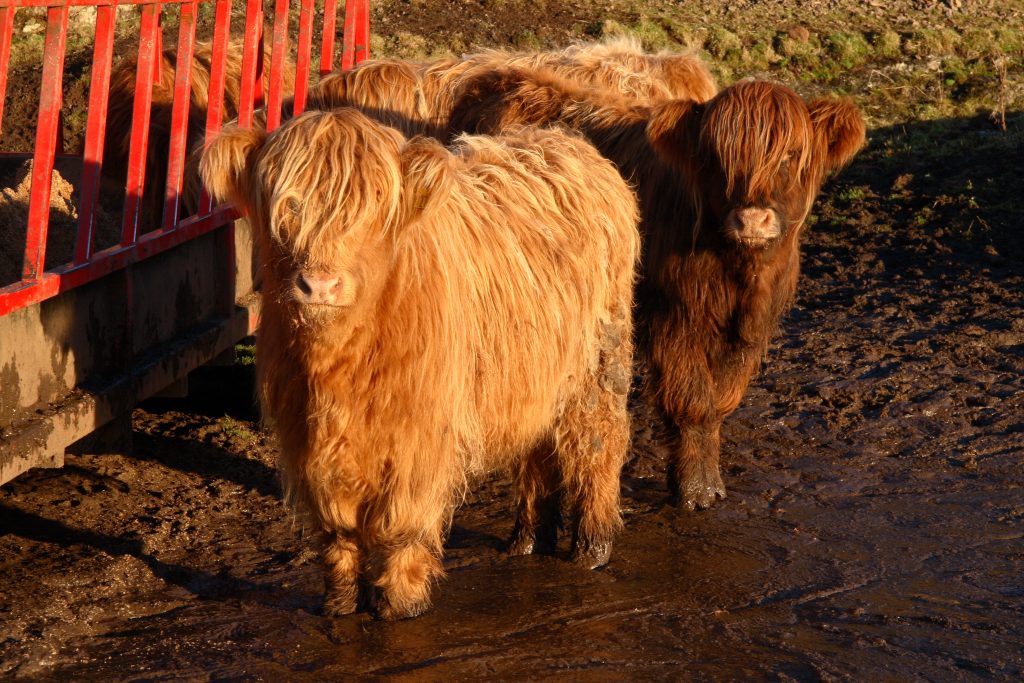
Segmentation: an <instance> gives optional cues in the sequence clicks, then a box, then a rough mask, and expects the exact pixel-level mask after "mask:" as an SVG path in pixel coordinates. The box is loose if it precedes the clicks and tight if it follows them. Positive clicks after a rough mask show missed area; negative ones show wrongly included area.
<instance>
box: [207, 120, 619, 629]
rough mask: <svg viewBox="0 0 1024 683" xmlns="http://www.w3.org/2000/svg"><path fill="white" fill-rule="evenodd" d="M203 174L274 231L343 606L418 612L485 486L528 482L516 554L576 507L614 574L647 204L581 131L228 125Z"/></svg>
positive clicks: (281, 372)
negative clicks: (497, 133)
mask: <svg viewBox="0 0 1024 683" xmlns="http://www.w3.org/2000/svg"><path fill="white" fill-rule="evenodd" d="M200 172H201V175H202V177H203V180H204V182H205V183H206V185H207V187H209V188H210V190H211V192H212V193H213V194H214V195H215V196H217V197H221V198H224V197H228V198H231V199H233V200H234V201H235V202H236V203H237V204H238V205H240V206H242V207H244V208H245V210H246V211H247V213H248V215H249V218H250V220H251V221H252V223H253V226H254V230H255V231H256V233H257V236H258V237H257V239H258V240H259V246H260V253H261V254H262V264H261V267H262V269H263V282H264V289H263V313H262V322H261V327H260V334H259V337H258V350H257V351H258V353H257V358H258V376H259V383H260V391H261V398H262V402H263V405H264V409H265V411H266V413H267V415H268V416H269V417H270V418H272V420H273V423H274V425H275V428H276V430H277V434H278V437H279V440H280V468H281V473H282V476H283V480H284V484H285V489H286V494H287V497H288V498H289V500H290V501H291V502H292V504H294V505H296V506H297V508H298V509H299V510H300V511H303V512H305V513H308V516H309V517H310V518H311V521H312V522H313V523H314V524H316V525H317V526H318V527H319V528H321V529H322V530H323V531H324V532H325V545H324V547H323V560H324V563H325V565H326V597H325V612H326V613H327V614H330V615H340V614H346V613H349V612H352V611H354V610H356V609H357V608H358V607H359V606H360V604H362V605H363V606H370V605H375V609H376V613H377V615H378V616H380V617H382V618H388V619H390V618H401V617H410V616H414V615H417V614H419V613H421V612H422V611H424V610H425V609H426V608H427V607H428V606H429V592H430V585H431V583H432V581H433V580H435V579H436V578H438V577H439V576H440V575H441V574H442V565H441V555H442V546H443V539H444V537H445V533H446V529H447V527H448V525H449V523H450V520H451V517H452V513H453V510H454V508H455V506H456V505H457V504H458V502H459V501H460V499H461V498H462V496H463V494H464V492H465V491H466V488H467V484H468V482H469V481H471V479H472V478H473V477H474V476H475V475H479V474H481V473H484V472H487V471H491V470H495V469H507V470H510V471H511V472H512V473H513V474H514V476H515V477H516V479H517V484H518V489H517V490H518V502H517V518H516V527H515V531H514V532H513V537H512V543H511V551H512V552H513V553H529V552H532V551H533V550H534V549H535V547H539V546H540V545H541V544H543V543H544V542H546V541H548V540H550V539H551V538H552V536H553V535H554V534H555V530H556V529H557V526H558V524H559V519H558V514H559V510H561V509H565V510H567V511H569V513H570V514H571V520H570V527H569V528H570V529H571V531H572V537H573V538H572V557H573V559H574V560H575V561H576V562H579V563H581V564H583V565H584V566H587V567H597V566H600V565H603V564H604V563H606V562H607V561H608V557H609V553H610V550H611V543H612V537H613V535H614V533H615V532H616V530H617V529H618V527H619V526H620V524H621V522H620V518H619V510H618V502H619V483H618V482H619V472H620V469H621V466H622V463H623V460H624V457H625V453H626V449H627V447H628V440H629V432H628V419H629V418H628V415H627V410H626V394H627V390H628V387H629V383H630V367H631V351H632V337H631V334H632V330H631V306H632V288H633V281H634V269H635V265H636V259H637V255H638V249H639V237H638V233H637V229H636V223H637V219H638V216H637V208H636V202H635V199H634V197H633V193H632V192H631V191H630V189H629V188H628V187H627V185H626V183H625V182H623V181H622V179H621V178H620V176H619V174H618V173H617V172H616V171H615V169H614V167H612V165H611V164H610V163H609V162H607V161H605V160H604V159H602V158H601V157H600V156H599V155H598V154H597V152H596V151H595V150H594V149H593V148H592V147H591V146H590V145H589V144H587V143H586V142H584V141H583V140H582V139H581V138H579V137H576V136H575V135H573V134H570V133H566V132H562V131H554V130H553V131H541V130H531V129H518V130H514V131H510V132H509V133H508V135H507V136H505V137H501V138H490V137H463V138H459V139H458V140H456V141H455V143H454V146H453V147H452V148H450V149H446V148H445V147H443V146H442V145H441V144H439V143H438V142H435V141H433V140H429V139H426V138H417V139H413V140H406V139H405V138H404V137H403V136H402V135H401V134H400V133H398V132H397V131H395V130H393V129H390V128H386V127H384V126H383V125H380V124H379V123H376V122H374V121H372V120H371V119H369V118H367V117H366V116H365V115H363V114H361V113H359V112H357V111H355V110H354V109H338V110H334V111H332V112H316V111H310V112H306V113H304V114H302V115H300V116H298V117H296V118H295V119H293V120H291V121H290V122H288V123H286V124H285V125H284V126H282V127H281V128H280V129H278V130H277V131H274V132H273V133H271V134H269V135H267V133H266V132H264V131H262V130H251V131H250V130H240V129H237V128H230V127H229V128H228V129H227V130H225V132H224V133H223V134H222V135H221V136H220V137H219V138H218V139H216V140H215V141H214V142H213V143H212V144H211V145H210V146H209V148H208V149H207V150H206V153H205V154H204V156H203V159H202V162H201V166H200Z"/></svg>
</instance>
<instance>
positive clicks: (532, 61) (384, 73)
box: [311, 38, 718, 137]
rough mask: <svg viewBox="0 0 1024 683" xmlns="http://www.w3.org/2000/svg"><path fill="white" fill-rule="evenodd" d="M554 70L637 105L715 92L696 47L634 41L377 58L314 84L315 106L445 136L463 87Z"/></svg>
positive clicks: (698, 97)
mask: <svg viewBox="0 0 1024 683" xmlns="http://www.w3.org/2000/svg"><path fill="white" fill-rule="evenodd" d="M506 67H517V68H523V69H528V70H531V69H541V68H544V69H550V70H551V71H553V72H555V73H557V74H558V75H559V76H561V77H563V78H566V79H568V80H570V81H572V82H574V83H576V84H578V85H581V86H588V87H592V88H599V89H604V90H609V91H612V92H616V93H619V94H621V95H622V96H623V97H625V98H628V99H630V100H632V101H634V102H639V103H650V102H658V101H662V100H666V99H670V98H679V97H687V98H690V99H693V100H696V101H698V102H705V101H707V100H709V99H711V98H712V97H713V96H714V95H715V93H716V92H718V88H717V85H716V84H715V80H714V78H713V77H712V76H711V73H710V71H708V68H707V66H706V65H705V64H704V62H703V61H701V60H700V58H699V57H697V56H696V54H694V53H692V52H683V53H671V52H663V53H659V54H653V55H652V54H646V53H644V52H643V50H642V49H641V47H640V44H639V42H637V41H636V40H635V39H628V38H619V39H615V40H611V41H608V42H604V43H590V44H583V45H574V46H571V47H568V48H564V49H562V50H558V51H552V52H506V51H502V50H485V51H481V52H479V53H476V54H473V55H469V56H466V57H463V58H461V59H456V58H442V59H437V60H433V61H428V62H419V63H414V62H405V61H401V60H396V59H380V60H370V61H367V62H363V63H362V64H360V65H359V66H357V67H356V68H355V69H353V70H351V71H348V72H341V73H335V74H331V75H330V76H327V77H326V78H324V79H323V80H322V81H321V82H320V84H319V85H318V86H317V87H316V88H314V89H313V91H312V94H311V102H313V103H314V104H313V106H314V107H315V108H318V109H331V108H334V107H339V106H354V107H357V108H359V109H360V110H362V111H363V112H364V113H366V114H368V115H369V116H372V117H373V118H376V119H377V120H379V121H381V122H383V123H386V124H387V125H389V126H392V127H395V128H398V129H399V130H401V131H403V132H404V133H405V134H406V135H410V136H411V135H415V134H425V135H430V136H432V137H440V136H441V135H443V133H444V131H445V130H446V128H447V124H448V115H449V114H450V113H451V108H452V106H453V105H454V103H455V101H456V100H457V99H458V97H459V91H460V87H461V84H462V83H464V82H466V81H467V80H472V79H474V78H476V77H477V76H478V75H480V74H483V73H488V72H491V71H494V70H495V69H499V68H506Z"/></svg>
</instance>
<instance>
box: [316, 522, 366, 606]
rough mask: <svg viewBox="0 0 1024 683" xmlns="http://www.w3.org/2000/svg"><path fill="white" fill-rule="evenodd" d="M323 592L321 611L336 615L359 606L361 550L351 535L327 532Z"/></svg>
mask: <svg viewBox="0 0 1024 683" xmlns="http://www.w3.org/2000/svg"><path fill="white" fill-rule="evenodd" d="M323 560H324V582H325V584H326V588H325V591H324V606H323V613H324V615H325V616H330V617H338V616H342V615H345V614H351V613H352V612H355V611H356V609H358V608H359V607H360V600H359V597H360V588H359V585H360V579H359V574H360V568H361V563H362V553H361V552H360V550H359V543H358V541H357V539H356V537H355V536H354V534H350V533H345V532H336V533H332V534H330V536H329V537H328V540H327V544H326V547H325V548H324V551H323Z"/></svg>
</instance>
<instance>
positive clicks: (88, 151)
mask: <svg viewBox="0 0 1024 683" xmlns="http://www.w3.org/2000/svg"><path fill="white" fill-rule="evenodd" d="M242 1H244V2H245V3H246V10H245V31H244V43H243V62H242V93H241V97H240V99H241V104H240V107H239V115H238V120H239V123H240V124H241V125H243V126H248V125H249V124H250V123H251V121H252V114H253V110H254V107H255V106H257V105H258V103H259V102H260V101H261V100H262V99H263V93H261V92H258V90H259V89H257V88H256V84H257V83H259V82H260V81H259V80H258V78H259V75H260V74H258V69H259V67H261V66H262V59H260V54H259V53H260V52H261V51H262V49H263V36H262V33H263V24H264V15H263V11H264V10H263V0H242ZM337 2H338V0H324V1H323V17H324V20H323V33H322V38H321V58H320V73H321V74H323V73H326V72H329V71H331V69H332V68H333V64H334V40H335V28H336V25H335V17H336V14H337ZM292 4H297V5H299V6H300V13H299V20H298V46H297V47H298V49H297V56H296V60H295V66H296V79H295V93H294V106H295V111H296V112H299V111H302V109H303V108H304V106H305V103H306V92H307V88H308V84H309V75H310V62H311V52H312V34H313V18H314V13H315V2H314V0H294V1H293V0H276V1H275V4H274V23H273V33H272V39H271V46H272V48H271V49H272V52H271V65H270V76H269V88H268V93H267V94H266V106H267V111H268V115H267V126H268V127H269V128H271V129H273V128H275V127H277V125H278V124H279V123H280V117H281V105H282V101H283V99H284V97H285V96H286V94H285V93H284V92H283V87H282V71H283V65H284V60H285V58H286V55H287V52H288V41H289V26H288V19H289V10H290V9H291V5H292ZM118 5H136V6H139V7H140V8H141V13H142V16H141V27H140V34H139V52H138V62H137V63H138V72H137V77H136V88H135V92H136V93H139V94H140V95H141V96H139V97H137V98H136V100H135V105H134V113H135V115H134V117H133V121H134V124H133V127H132V132H131V150H130V152H129V166H128V182H127V185H126V187H125V205H124V215H123V219H122V223H121V240H120V243H119V244H117V245H116V246H113V247H110V248H107V249H104V250H102V251H99V252H95V253H94V252H93V244H94V227H95V225H94V219H95V213H96V211H95V208H96V203H97V198H98V193H99V179H100V172H101V164H102V159H103V146H104V130H105V128H106V114H107V104H108V102H107V94H108V88H109V84H110V72H111V61H112V55H113V46H114V27H115V16H116V11H117V6H118ZM167 5H177V6H178V8H179V30H178V51H177V70H176V75H177V77H176V83H175V92H174V105H173V115H172V117H173V127H172V136H171V146H170V149H169V150H168V167H167V168H168V172H167V187H166V190H165V203H164V211H163V221H162V224H161V227H160V229H158V230H154V231H152V232H148V233H146V234H144V235H140V232H139V214H140V202H141V197H142V193H143V191H144V189H145V182H146V178H145V174H144V170H145V158H146V151H147V150H146V146H147V140H148V124H149V112H150V105H151V101H150V99H151V91H152V87H153V80H154V74H155V73H156V68H157V66H158V60H159V54H160V42H161V39H160V36H161V29H160V16H161V9H162V7H164V6H167ZM200 5H214V6H215V11H216V20H215V31H214V36H213V59H212V65H211V72H210V76H211V78H210V81H211V83H210V96H209V108H208V110H207V119H206V134H207V138H209V136H211V135H214V134H216V132H217V131H218V130H219V128H220V122H221V115H222V111H221V108H222V104H223V99H224V64H225V57H226V49H227V46H228V41H229V39H230V15H231V6H232V0H162V1H161V2H147V0H0V135H2V131H3V113H4V112H3V103H4V99H5V94H6V92H7V87H8V85H9V84H8V82H7V81H8V79H7V75H8V63H9V58H10V49H11V38H12V32H13V28H14V16H15V12H17V10H18V9H19V8H25V7H46V14H47V16H46V37H45V46H44V63H43V73H42V87H41V91H40V94H39V118H38V124H37V132H36V144H35V150H34V153H33V157H32V158H33V160H34V163H33V166H32V194H31V202H30V204H29V215H28V230H27V240H26V244H25V260H24V269H23V272H22V279H21V281H20V282H17V283H14V284H11V285H8V286H5V287H3V288H0V316H2V315H5V314H7V313H10V312H11V311H13V310H17V309H19V308H23V307H25V306H28V305H30V304H33V303H36V302H39V301H42V300H44V299H47V298H49V297H52V296H54V295H56V294H58V293H59V292H63V291H66V290H69V289H71V288H73V287H76V286H79V285H81V284H84V283H86V282H90V281H92V280H95V279H96V278H99V277H101V276H103V275H106V274H107V273H110V272H112V271H115V270H117V269H119V268H123V267H124V266H126V265H127V264H130V263H134V262H136V261H140V260H142V259H145V258H148V257H150V256H153V255H155V254H158V253H160V252H162V251H165V250H167V249H170V248H171V247H173V246H175V245H176V244H180V243H181V242H184V241H187V240H189V239H192V238H194V237H196V236H198V235H201V234H203V233H205V232H208V231H210V230H213V229H215V228H217V227H219V226H222V225H226V224H227V223H229V222H230V221H231V219H233V218H234V213H233V212H232V210H231V209H230V207H227V206H216V207H215V206H211V204H210V201H209V199H208V198H207V197H204V198H203V201H202V202H201V209H200V211H199V213H198V215H195V216H191V217H189V218H187V219H186V220H179V216H180V207H181V191H182V173H183V169H184V159H185V154H186V149H185V129H186V115H187V111H188V100H189V92H190V87H189V78H190V72H191V66H192V56H193V48H194V45H195V39H196V36H195V30H196V17H197V15H198V9H199V6H200ZM71 6H79V7H81V6H89V7H95V8H96V36H95V44H94V49H93V66H92V81H91V86H90V90H89V92H90V94H89V115H88V121H87V124H86V135H85V147H84V150H83V155H82V160H83V174H82V182H81V191H80V197H81V200H80V205H79V211H78V215H79V223H78V234H77V239H76V242H75V244H76V246H75V250H74V259H73V260H72V262H71V263H68V264H65V265H62V266H59V267H57V268H55V269H53V270H50V271H44V269H43V264H44V261H45V255H46V238H47V227H48V220H49V206H50V183H51V175H52V171H53V166H54V158H55V156H56V154H57V152H58V134H59V129H60V125H61V121H60V111H61V103H62V90H61V84H62V75H63V68H64V54H65V41H66V37H67V32H68V12H69V8H70V7H71ZM368 51H369V3H368V0H347V1H346V6H345V32H344V43H343V48H342V54H341V68H343V69H348V68H351V67H352V66H353V65H354V64H355V63H357V62H359V61H361V60H362V59H364V58H365V57H366V56H367V55H368Z"/></svg>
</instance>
